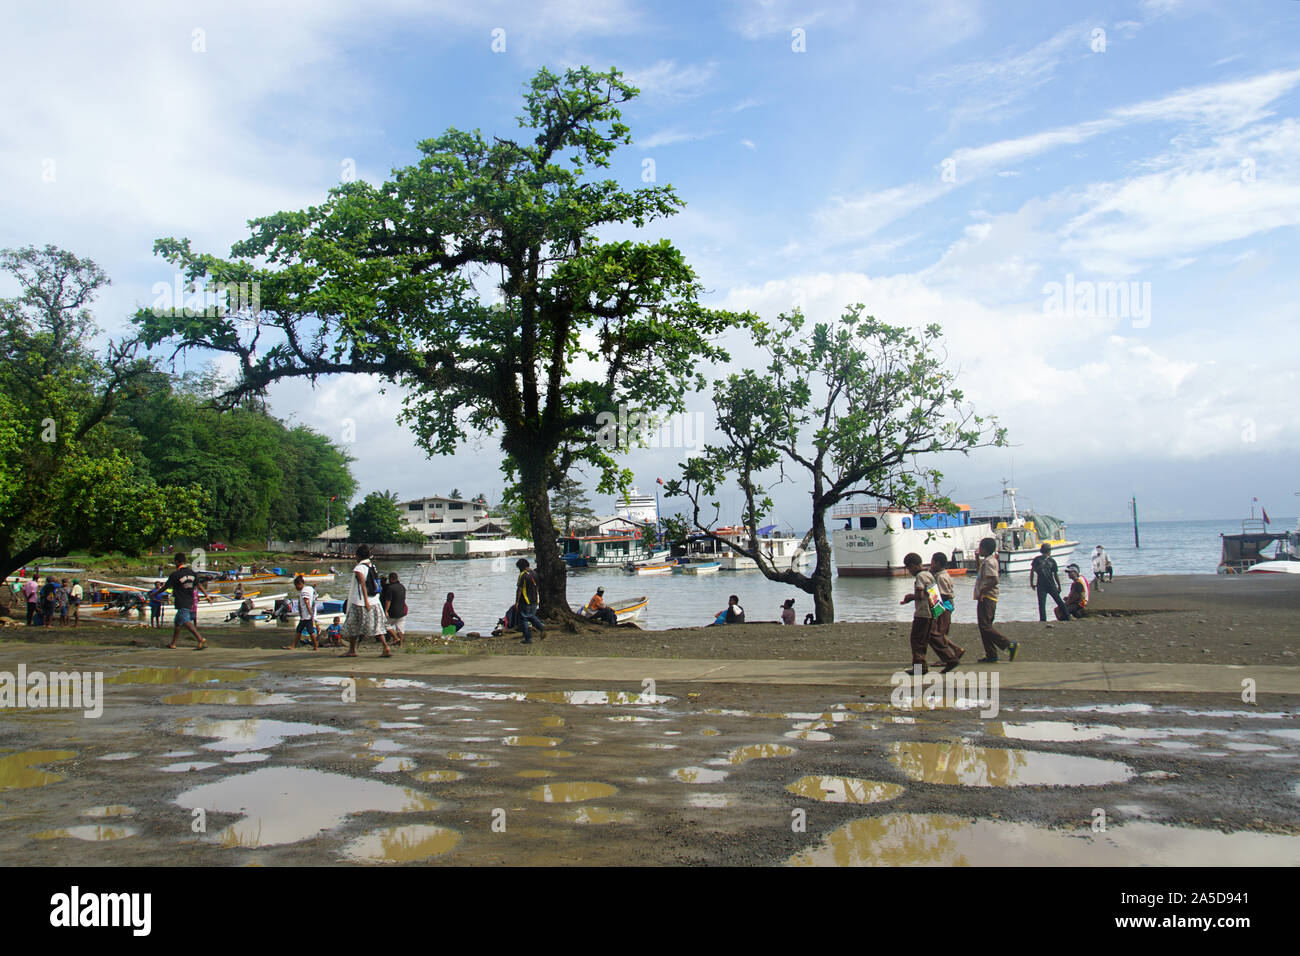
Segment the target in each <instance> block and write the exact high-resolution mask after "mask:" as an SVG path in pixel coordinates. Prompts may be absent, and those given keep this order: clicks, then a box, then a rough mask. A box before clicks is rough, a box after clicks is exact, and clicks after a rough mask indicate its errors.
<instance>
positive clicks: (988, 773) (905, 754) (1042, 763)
mask: <svg viewBox="0 0 1300 956" xmlns="http://www.w3.org/2000/svg"><path fill="white" fill-rule="evenodd" d="M889 749H890V758H889V759H890V762H891V763H893V765H894V766H895V767H897V768H898V769H899V770H900V771H902V772H903V773H904V774H906V775H907V776H908V777H910V778H911V779H913V780H917V781H920V782H922V783H937V784H946V785H949V786H961V787H1036V786H1037V787H1100V786H1105V785H1107V784H1112V783H1123V782H1125V781H1127V780H1129V779H1131V778H1132V777H1133V775H1134V771H1133V769H1132V768H1131V767H1129V766H1128V765H1127V764H1123V763H1119V762H1117V761H1114V760H1100V759H1097V758H1096V757H1076V756H1071V755H1067V754H1054V753H1039V752H1038V751H1033V750H1010V749H1003V748H1000V747H974V746H971V745H969V744H963V743H916V742H912V743H895V744H891V745H890V748H889Z"/></svg>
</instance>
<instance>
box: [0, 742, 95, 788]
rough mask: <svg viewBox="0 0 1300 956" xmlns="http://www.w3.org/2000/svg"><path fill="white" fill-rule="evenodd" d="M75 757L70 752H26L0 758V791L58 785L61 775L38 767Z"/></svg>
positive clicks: (73, 753) (72, 752)
mask: <svg viewBox="0 0 1300 956" xmlns="http://www.w3.org/2000/svg"><path fill="white" fill-rule="evenodd" d="M76 755H77V754H76V752H75V751H72V750H26V751H23V752H22V753H16V754H9V755H8V756H5V757H0V791H4V790H26V789H28V788H29V787H44V786H48V785H49V784H51V783H58V782H59V781H60V780H62V779H63V774H61V773H54V772H52V771H49V770H42V769H41V768H40V766H39V765H40V764H47V763H56V762H57V761H60V760H70V759H71V758H73V757H75V756H76Z"/></svg>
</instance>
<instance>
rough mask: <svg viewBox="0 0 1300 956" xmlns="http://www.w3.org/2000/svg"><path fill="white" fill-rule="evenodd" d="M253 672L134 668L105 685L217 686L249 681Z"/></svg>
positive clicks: (189, 668) (108, 679)
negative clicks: (228, 682)
mask: <svg viewBox="0 0 1300 956" xmlns="http://www.w3.org/2000/svg"><path fill="white" fill-rule="evenodd" d="M257 676H258V675H257V674H256V673H255V672H253V671H240V670H231V669H229V668H212V669H203V668H193V667H135V668H132V669H131V670H126V671H122V673H120V674H114V675H113V676H112V677H109V678H106V679H105V681H104V683H105V684H219V683H222V682H225V681H241V680H251V679H252V678H254V677H257Z"/></svg>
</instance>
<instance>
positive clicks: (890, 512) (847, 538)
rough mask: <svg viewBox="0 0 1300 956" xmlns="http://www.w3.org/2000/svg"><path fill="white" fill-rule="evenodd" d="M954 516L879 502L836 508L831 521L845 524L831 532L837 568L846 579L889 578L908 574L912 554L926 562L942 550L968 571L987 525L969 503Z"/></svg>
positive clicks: (958, 507)
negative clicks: (906, 560)
mask: <svg viewBox="0 0 1300 956" xmlns="http://www.w3.org/2000/svg"><path fill="white" fill-rule="evenodd" d="M956 508H957V510H956V512H955V513H953V514H949V513H948V512H945V511H939V510H937V509H934V508H912V509H908V508H897V507H894V506H893V505H888V504H881V503H879V502H866V501H863V502H853V503H849V504H844V505H840V506H838V507H836V508H835V509H834V511H833V512H832V513H831V520H833V521H843V522H844V526H843V527H841V528H836V529H835V530H834V531H833V532H831V549H832V551H833V552H834V554H835V567H836V570H837V572H838V574H839V575H840V576H841V577H889V576H893V575H901V574H906V573H907V572H906V569H905V568H904V567H903V558H904V557H906V556H907V554H908V553H909V552H914V553H916V554H920V555H922V556H923V557H925V558H926V559H928V558H929V557H930V555H931V554H933V553H934V552H936V551H942V552H943V553H944V554H945V555H946V556H947V557H948V563H949V564H950V565H951V566H953V567H955V568H962V567H963V566H964V565H965V563H966V562H967V561H968V560H970V559H971V558H973V557H974V556H975V549H976V547H977V546H978V545H979V541H980V538H986V537H989V536H990V534H991V526H990V525H989V523H988V522H987V521H982V522H981V521H975V520H974V519H972V518H971V509H970V506H969V505H957V506H956Z"/></svg>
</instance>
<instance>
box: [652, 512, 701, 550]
mask: <svg viewBox="0 0 1300 956" xmlns="http://www.w3.org/2000/svg"><path fill="white" fill-rule="evenodd" d="M659 525H660V527H661V528H662V534H661V535H660V540H662V541H663V542H664V544H666V545H669V546H670V547H671V546H674V545H679V544H685V543H686V539H687V538H689V537H690V535H691V532H692V531H694V530H695V528H694V526H693V525H692V523H691V519H690V518H688V517H687V516H686V515H684V514H681V513H680V512H679V513H677V514H674V515H664V516H662V517H661V518H660V519H659Z"/></svg>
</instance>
